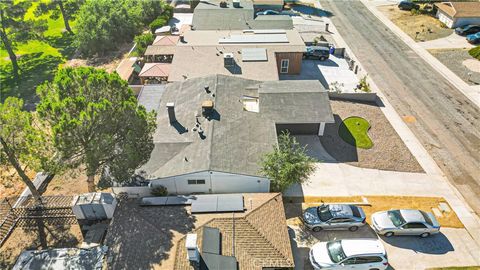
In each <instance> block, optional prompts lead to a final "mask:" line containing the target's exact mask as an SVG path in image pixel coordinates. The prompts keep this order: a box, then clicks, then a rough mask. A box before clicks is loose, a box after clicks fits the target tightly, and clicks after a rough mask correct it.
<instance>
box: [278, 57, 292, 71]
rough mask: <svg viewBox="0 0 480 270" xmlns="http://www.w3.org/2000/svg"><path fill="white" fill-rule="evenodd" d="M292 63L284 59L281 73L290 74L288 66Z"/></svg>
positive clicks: (281, 63) (281, 64) (281, 62)
mask: <svg viewBox="0 0 480 270" xmlns="http://www.w3.org/2000/svg"><path fill="white" fill-rule="evenodd" d="M289 63H290V60H288V59H282V60H281V61H280V73H288V64H289Z"/></svg>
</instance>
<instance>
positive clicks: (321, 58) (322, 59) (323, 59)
mask: <svg viewBox="0 0 480 270" xmlns="http://www.w3.org/2000/svg"><path fill="white" fill-rule="evenodd" d="M319 60H320V61H325V60H327V58H325V56H322V57H320V58H319Z"/></svg>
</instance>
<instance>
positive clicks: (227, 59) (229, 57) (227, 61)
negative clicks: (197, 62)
mask: <svg viewBox="0 0 480 270" xmlns="http://www.w3.org/2000/svg"><path fill="white" fill-rule="evenodd" d="M223 65H224V66H225V67H226V68H228V67H233V66H235V59H234V58H233V53H225V54H223Z"/></svg>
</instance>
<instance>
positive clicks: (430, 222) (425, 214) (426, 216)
mask: <svg viewBox="0 0 480 270" xmlns="http://www.w3.org/2000/svg"><path fill="white" fill-rule="evenodd" d="M420 213H421V214H422V216H423V218H424V219H425V221H426V222H427V223H428V224H430V225H432V226H433V222H432V219H431V218H430V217H429V216H428V214H427V213H425V212H423V211H420Z"/></svg>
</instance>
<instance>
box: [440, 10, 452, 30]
mask: <svg viewBox="0 0 480 270" xmlns="http://www.w3.org/2000/svg"><path fill="white" fill-rule="evenodd" d="M437 18H438V20H439V21H441V22H442V23H444V24H445V25H446V26H447V27H449V28H452V27H453V19H452V18H451V17H450V16H448V15H447V14H445V13H444V12H443V11H441V10H438V11H437Z"/></svg>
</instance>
